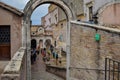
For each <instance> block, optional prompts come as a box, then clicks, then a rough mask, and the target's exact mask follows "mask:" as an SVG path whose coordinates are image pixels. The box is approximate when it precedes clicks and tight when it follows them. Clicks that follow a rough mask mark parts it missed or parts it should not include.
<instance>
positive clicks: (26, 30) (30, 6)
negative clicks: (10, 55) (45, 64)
mask: <svg viewBox="0 0 120 80" xmlns="http://www.w3.org/2000/svg"><path fill="white" fill-rule="evenodd" d="M45 3H53V4H55V5H57V6H59V7H60V8H61V9H62V10H63V11H64V12H65V14H66V17H67V21H68V22H67V39H68V40H67V74H66V77H67V80H69V65H70V21H71V20H74V19H76V17H75V14H74V13H73V11H72V10H71V9H70V7H69V6H68V5H67V3H65V2H64V1H63V0H30V1H29V2H28V3H27V5H26V7H25V8H24V17H23V29H22V30H23V31H22V32H23V33H22V36H23V37H22V44H23V47H26V49H27V65H26V66H27V80H31V62H30V55H29V53H30V46H31V43H30V42H31V38H30V24H31V23H30V18H31V15H32V13H33V11H34V10H35V9H36V8H37V7H38V6H40V5H42V4H45Z"/></svg>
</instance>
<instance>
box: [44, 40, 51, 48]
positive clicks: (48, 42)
mask: <svg viewBox="0 0 120 80" xmlns="http://www.w3.org/2000/svg"><path fill="white" fill-rule="evenodd" d="M50 45H51V40H50V39H46V41H45V46H46V47H50Z"/></svg>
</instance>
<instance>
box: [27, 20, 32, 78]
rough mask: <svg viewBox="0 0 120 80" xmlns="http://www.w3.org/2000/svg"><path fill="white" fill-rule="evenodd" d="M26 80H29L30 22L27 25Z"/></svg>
mask: <svg viewBox="0 0 120 80" xmlns="http://www.w3.org/2000/svg"><path fill="white" fill-rule="evenodd" d="M26 27H27V30H26V34H27V40H26V41H27V44H26V47H27V80H31V59H30V58H31V37H30V21H29V22H28V23H27V26H26Z"/></svg>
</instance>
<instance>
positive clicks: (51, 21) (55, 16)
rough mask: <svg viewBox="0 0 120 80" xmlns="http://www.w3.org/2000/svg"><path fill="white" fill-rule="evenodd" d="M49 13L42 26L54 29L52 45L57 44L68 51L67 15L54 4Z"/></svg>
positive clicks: (43, 19)
mask: <svg viewBox="0 0 120 80" xmlns="http://www.w3.org/2000/svg"><path fill="white" fill-rule="evenodd" d="M48 11H49V12H48V14H47V15H46V16H44V17H43V18H42V25H44V27H48V28H49V27H50V28H51V29H52V31H53V40H52V44H53V45H54V44H55V43H56V44H57V45H56V47H61V48H63V49H64V51H66V30H67V28H66V26H67V20H66V15H65V13H64V12H63V10H62V9H61V8H59V7H58V6H56V5H54V4H51V5H50V6H49V8H48Z"/></svg>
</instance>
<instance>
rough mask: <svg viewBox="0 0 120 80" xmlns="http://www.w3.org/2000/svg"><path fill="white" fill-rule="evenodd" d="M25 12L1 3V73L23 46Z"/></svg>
mask: <svg viewBox="0 0 120 80" xmlns="http://www.w3.org/2000/svg"><path fill="white" fill-rule="evenodd" d="M22 15H23V12H21V11H19V10H17V9H16V8H14V7H11V6H9V5H7V4H5V3H3V2H0V65H1V66H0V73H1V70H3V69H4V66H5V64H6V62H7V61H9V60H10V59H11V58H12V57H13V56H14V54H15V53H16V51H17V50H18V49H19V48H20V47H21V46H22Z"/></svg>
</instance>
